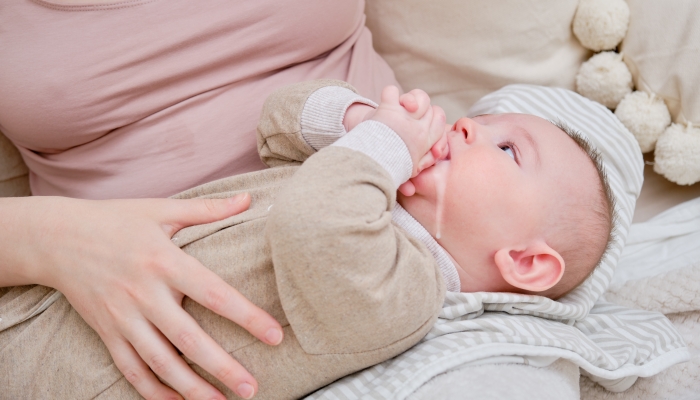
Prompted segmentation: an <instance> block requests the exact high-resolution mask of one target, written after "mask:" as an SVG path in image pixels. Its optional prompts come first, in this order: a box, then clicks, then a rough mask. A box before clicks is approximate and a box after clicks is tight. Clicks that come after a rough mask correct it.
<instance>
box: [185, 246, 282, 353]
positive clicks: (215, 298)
mask: <svg viewBox="0 0 700 400" xmlns="http://www.w3.org/2000/svg"><path fill="white" fill-rule="evenodd" d="M185 257H187V259H188V260H189V261H188V262H187V265H186V266H183V268H181V269H180V271H181V273H180V274H179V275H178V276H177V277H176V278H175V280H174V281H173V286H174V288H175V289H177V290H179V291H181V292H182V293H184V294H185V295H186V296H188V297H190V298H191V299H192V300H194V301H196V302H197V303H199V304H201V305H203V306H204V307H206V308H208V309H210V310H212V311H214V312H215V313H217V314H219V315H221V316H222V317H224V318H227V319H229V320H231V321H233V322H235V323H236V324H238V325H240V326H241V327H242V328H243V329H245V330H247V331H248V332H250V334H251V335H253V336H255V337H256V338H258V339H260V340H261V341H262V342H264V343H267V344H270V345H277V344H279V343H280V342H282V326H281V325H280V324H279V322H277V321H276V320H275V319H274V318H272V317H271V316H270V314H268V313H267V312H265V311H264V310H263V309H261V308H260V307H258V306H256V305H255V304H253V303H252V302H250V300H248V299H247V298H245V297H244V296H243V295H242V294H241V293H240V292H239V291H238V290H236V289H234V288H232V287H231V286H230V285H228V284H227V283H226V282H225V281H224V280H223V279H221V277H219V276H218V275H216V274H215V273H213V272H212V271H211V270H209V269H207V268H206V267H204V266H203V265H202V264H200V262H199V261H197V259H195V258H194V257H191V256H188V255H186V256H185Z"/></svg>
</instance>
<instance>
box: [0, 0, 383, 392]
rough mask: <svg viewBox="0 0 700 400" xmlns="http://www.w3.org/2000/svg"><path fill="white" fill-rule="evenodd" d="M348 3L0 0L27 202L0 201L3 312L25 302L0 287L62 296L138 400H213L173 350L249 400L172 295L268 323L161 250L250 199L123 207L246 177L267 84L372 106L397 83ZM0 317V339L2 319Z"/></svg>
mask: <svg viewBox="0 0 700 400" xmlns="http://www.w3.org/2000/svg"><path fill="white" fill-rule="evenodd" d="M363 9H364V2H363V1H356V2H316V1H312V0H295V1H285V2H273V1H257V2H231V1H230V0H217V1H213V0H212V1H207V2H191V1H187V0H178V1H174V0H173V1H168V2H165V1H157V0H156V1H154V0H123V1H103V0H50V1H49V0H33V1H29V0H26V1H19V2H12V3H8V4H3V5H2V6H0V26H2V27H3V29H2V30H1V31H0V42H2V44H3V45H2V46H0V71H1V73H0V93H2V96H0V131H2V132H3V133H4V134H5V135H6V136H7V137H8V138H9V139H10V140H12V142H13V143H14V144H15V145H16V146H17V147H18V149H19V150H20V152H21V154H22V156H23V158H24V160H25V162H26V163H27V165H28V167H29V169H30V171H31V173H30V182H31V188H32V192H33V194H34V195H35V197H31V198H13V199H0V220H2V221H3V227H4V228H5V229H3V230H2V231H1V232H0V243H3V245H2V246H1V247H0V259H2V260H3V261H4V262H3V263H2V264H0V287H2V288H0V295H1V296H3V297H4V298H3V297H0V304H5V306H6V307H7V304H8V303H11V302H9V301H8V300H7V299H8V298H9V297H8V296H12V298H13V299H22V298H26V297H31V293H34V292H31V290H32V288H31V287H29V286H25V287H22V288H17V287H15V288H9V287H10V286H20V285H30V284H40V285H44V286H49V287H53V288H56V289H58V290H60V291H61V292H62V293H63V294H64V295H65V296H66V298H67V299H68V301H69V302H70V304H71V305H72V306H73V307H74V308H75V310H77V312H78V313H79V314H80V316H82V318H84V319H85V321H86V322H87V323H88V324H89V325H90V326H91V327H92V328H93V329H94V330H95V331H96V332H97V333H98V334H99V335H100V337H101V339H102V340H103V341H104V344H105V345H106V348H107V349H108V350H109V352H110V353H111V355H112V358H113V359H114V362H115V364H116V366H117V367H118V368H119V370H120V371H121V372H122V373H123V374H124V375H125V377H126V378H127V379H128V380H129V382H131V383H132V384H133V385H134V387H135V388H136V390H137V391H138V392H139V393H140V394H141V395H142V396H144V397H146V398H166V397H168V398H170V397H175V396H177V393H176V392H179V393H180V394H182V395H184V396H185V397H187V398H221V397H222V395H221V393H220V392H219V391H218V390H216V389H215V388H214V387H213V386H211V385H209V384H208V383H207V382H206V381H204V380H203V379H202V378H201V377H199V375H197V374H196V373H194V372H193V371H192V370H191V369H190V368H189V367H188V366H187V364H186V363H185V362H184V361H183V359H182V358H181V357H179V356H178V353H177V350H179V351H181V352H182V353H183V354H184V355H185V356H187V357H188V358H189V359H190V360H192V361H193V362H194V363H196V364H198V365H199V366H200V367H202V368H203V369H204V370H205V371H207V372H208V373H210V374H212V375H213V376H215V377H217V378H218V379H219V380H220V381H221V382H222V383H223V384H224V385H226V386H227V387H229V388H230V389H231V390H233V391H235V392H236V393H238V394H239V395H240V396H241V397H244V398H250V397H252V396H253V395H254V394H255V392H256V391H257V383H256V382H255V380H254V378H253V377H252V376H251V375H250V374H248V373H247V371H245V370H244V369H243V367H241V366H240V364H238V363H237V362H236V361H235V360H233V359H232V358H231V357H230V356H229V355H228V354H227V353H226V352H225V351H223V350H222V349H221V348H220V347H219V346H218V345H217V344H216V343H215V342H214V341H213V340H212V339H211V338H210V337H208V336H207V335H206V334H205V333H204V332H203V331H202V330H201V328H199V326H197V324H196V322H194V320H193V319H192V318H191V317H190V316H189V314H187V313H186V312H184V310H183V309H182V307H181V302H182V299H183V297H184V296H188V297H190V298H192V299H193V300H195V301H197V302H199V303H200V304H202V305H204V306H205V307H207V308H210V309H212V310H213V311H215V312H217V313H218V314H220V315H222V316H224V317H226V318H229V319H231V320H232V321H234V322H236V323H238V324H240V325H241V326H242V327H244V328H245V329H246V330H248V331H249V332H251V333H252V334H253V335H254V336H256V337H258V338H259V339H260V340H262V341H263V342H265V343H268V344H271V345H275V344H277V343H279V342H280V341H281V340H282V333H281V330H280V325H279V324H278V323H277V322H276V321H275V320H274V319H272V317H270V316H269V315H268V314H267V313H265V312H264V311H262V310H261V309H259V308H258V307H256V306H255V305H253V304H252V303H250V302H248V301H247V300H246V299H245V298H243V297H242V296H241V295H240V294H239V293H238V292H237V291H236V290H235V289H234V288H231V287H230V286H228V285H227V284H226V283H224V282H223V281H222V280H221V279H220V278H218V277H217V276H216V275H214V274H213V273H211V272H210V271H209V270H208V269H206V268H205V267H203V266H202V265H201V264H200V263H199V262H198V261H196V260H195V259H194V258H192V257H190V256H187V255H186V254H184V253H183V252H182V251H181V250H180V249H179V248H178V247H177V246H175V245H174V244H173V243H172V242H171V241H170V237H172V235H173V234H174V233H175V232H177V231H178V230H179V229H181V228H183V227H186V226H189V225H195V224H201V223H207V222H212V221H216V220H219V219H223V218H226V217H229V216H231V215H234V214H236V213H239V212H241V211H243V210H245V209H246V208H247V206H248V204H249V201H250V198H249V197H242V198H237V199H236V198H234V199H232V200H202V201H195V200H166V199H139V200H134V199H138V198H158V197H167V196H170V195H172V194H175V193H177V192H180V191H182V190H184V189H187V188H189V187H193V186H196V185H199V184H202V183H205V182H208V181H211V180H213V179H217V178H221V177H225V176H229V175H233V174H237V173H242V172H247V171H252V170H256V169H261V168H262V167H263V165H262V163H261V162H260V161H259V160H258V158H257V154H256V150H255V146H256V144H255V136H254V129H255V126H256V124H257V119H258V116H259V114H260V108H261V105H262V102H263V100H264V99H265V98H266V97H267V95H268V94H269V93H271V92H272V91H273V90H274V89H275V88H277V87H279V86H282V85H284V84H287V83H291V82H296V81H301V80H307V79H315V78H322V77H327V78H335V79H342V80H346V81H348V82H350V83H351V84H352V85H354V86H355V87H356V88H358V90H359V91H360V92H361V93H363V94H364V95H366V96H368V97H370V98H373V99H375V100H376V99H378V97H379V91H380V90H381V88H382V87H383V86H385V85H387V84H396V82H395V80H394V76H393V73H392V72H391V70H390V69H389V67H388V66H387V65H386V64H385V63H384V62H383V60H381V58H380V57H379V56H378V55H377V54H376V53H375V52H374V51H373V49H372V44H371V35H370V33H369V31H368V30H367V29H366V28H365V27H364V15H363ZM49 196H50V197H49ZM88 199H89V200H88ZM97 199H111V200H108V201H95V200H97ZM117 199H119V200H117ZM129 199H131V200H129ZM22 296H24V297H22ZM42 299H43V298H41V296H39V300H42ZM3 300H5V301H4V302H3ZM33 301H34V300H33ZM41 304H44V303H42V302H41V301H38V300H35V301H34V302H31V301H30V302H29V303H28V304H23V306H25V307H34V306H36V307H39V308H40V306H41ZM5 311H7V310H5ZM12 311H14V310H12V309H11V310H10V312H12ZM29 315H32V314H29ZM0 317H2V315H0ZM20 319H21V318H20ZM0 323H1V324H4V325H0V341H1V340H4V339H3V336H1V335H2V334H3V330H6V329H7V328H9V327H10V326H11V325H10V326H7V325H8V324H10V323H11V321H10V322H8V319H7V318H5V319H4V321H1V322H0ZM16 323H17V324H19V323H22V321H19V320H17V321H16ZM176 349H177V350H176ZM152 371H153V372H155V373H156V374H157V375H158V376H159V377H160V378H161V379H162V380H164V381H165V382H167V383H168V384H169V385H170V386H171V387H172V389H171V388H170V387H168V386H166V385H164V384H163V383H161V382H160V381H159V380H158V379H157V378H156V375H154V373H153V372H152ZM173 389H174V391H173Z"/></svg>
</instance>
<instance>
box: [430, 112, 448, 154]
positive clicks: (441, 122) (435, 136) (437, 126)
mask: <svg viewBox="0 0 700 400" xmlns="http://www.w3.org/2000/svg"><path fill="white" fill-rule="evenodd" d="M431 108H432V110H433V115H432V120H431V121H430V134H429V135H428V136H429V140H430V148H432V147H433V146H434V145H435V143H437V142H438V141H439V140H440V139H441V138H442V137H444V136H445V111H443V109H442V108H441V107H439V106H432V107H431ZM426 114H427V113H426Z"/></svg>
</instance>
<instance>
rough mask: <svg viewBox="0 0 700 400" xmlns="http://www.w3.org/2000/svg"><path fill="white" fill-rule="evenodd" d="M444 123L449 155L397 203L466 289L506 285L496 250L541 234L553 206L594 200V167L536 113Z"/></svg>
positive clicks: (499, 288) (572, 206)
mask: <svg viewBox="0 0 700 400" xmlns="http://www.w3.org/2000/svg"><path fill="white" fill-rule="evenodd" d="M446 130H447V131H448V132H447V136H448V144H449V149H450V155H449V158H448V159H447V160H445V161H442V162H439V163H438V164H437V165H435V166H433V167H431V168H428V169H426V170H424V171H422V172H421V173H420V174H419V175H418V176H416V177H414V178H412V179H411V180H412V182H413V184H414V186H415V188H416V192H415V194H414V195H413V196H410V197H407V196H403V195H401V194H400V193H399V195H398V196H399V203H400V204H401V205H402V206H403V207H404V208H405V209H406V210H407V211H408V212H409V213H410V214H411V215H413V217H414V218H416V220H418V222H420V223H421V224H422V225H423V226H424V227H425V228H426V229H427V230H428V231H429V232H430V233H431V234H432V235H433V237H435V238H436V240H437V241H438V243H440V245H441V246H442V247H443V248H444V249H445V250H447V252H448V253H449V254H450V256H451V257H452V258H453V260H454V261H455V262H456V264H457V265H458V267H457V270H458V272H459V274H460V280H461V284H462V291H463V292H472V291H507V290H508V288H509V287H508V286H507V284H506V283H505V281H504V279H503V278H502V277H501V275H500V273H499V271H498V269H497V268H495V261H494V255H495V253H496V252H497V251H498V250H499V249H502V248H513V249H515V250H517V249H519V248H522V249H524V248H525V247H527V246H528V245H529V244H530V243H531V242H532V241H533V240H544V239H543V238H544V237H546V236H547V229H548V228H547V227H549V226H552V224H555V223H556V221H553V220H552V219H553V218H552V215H555V214H558V215H561V214H559V213H555V212H553V211H554V210H555V208H557V207H569V208H570V209H571V212H575V210H576V208H577V207H578V206H577V205H579V204H586V202H587V201H594V198H595V195H596V191H595V190H593V189H592V188H596V187H597V186H598V185H597V183H596V180H597V179H598V178H597V172H596V170H595V167H594V166H593V165H592V163H591V161H590V159H589V158H588V156H587V155H586V154H585V153H584V152H583V151H582V150H581V149H580V148H579V147H578V145H577V144H576V143H575V142H574V141H573V140H572V139H571V138H569V137H568V135H567V134H566V133H564V132H563V131H561V130H560V129H559V128H557V127H556V126H554V125H553V124H552V123H550V122H549V121H547V120H544V119H542V118H539V117H536V116H532V115H526V114H497V115H481V116H477V117H474V118H471V119H470V118H462V119H460V120H459V121H457V123H455V124H454V125H452V126H449V125H448V126H447V127H446ZM558 210H559V209H558ZM566 211H569V210H566Z"/></svg>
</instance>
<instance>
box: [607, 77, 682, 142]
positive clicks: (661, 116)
mask: <svg viewBox="0 0 700 400" xmlns="http://www.w3.org/2000/svg"><path fill="white" fill-rule="evenodd" d="M615 115H617V118H619V119H620V121H621V122H622V123H623V124H624V125H625V126H626V127H627V129H629V130H630V132H632V134H633V135H634V137H635V138H637V142H639V147H640V148H641V149H642V153H646V152H648V151H652V150H654V146H655V145H656V141H657V140H658V139H659V136H661V134H662V133H663V132H664V129H666V127H667V126H668V125H669V124H670V123H671V114H670V113H669V112H668V107H666V103H664V100H663V99H661V98H659V97H656V96H655V95H653V94H651V95H649V94H648V93H646V92H639V91H635V92H632V93H630V94H628V95H627V96H625V98H623V99H622V101H621V102H620V104H618V105H617V108H616V109H615Z"/></svg>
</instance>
